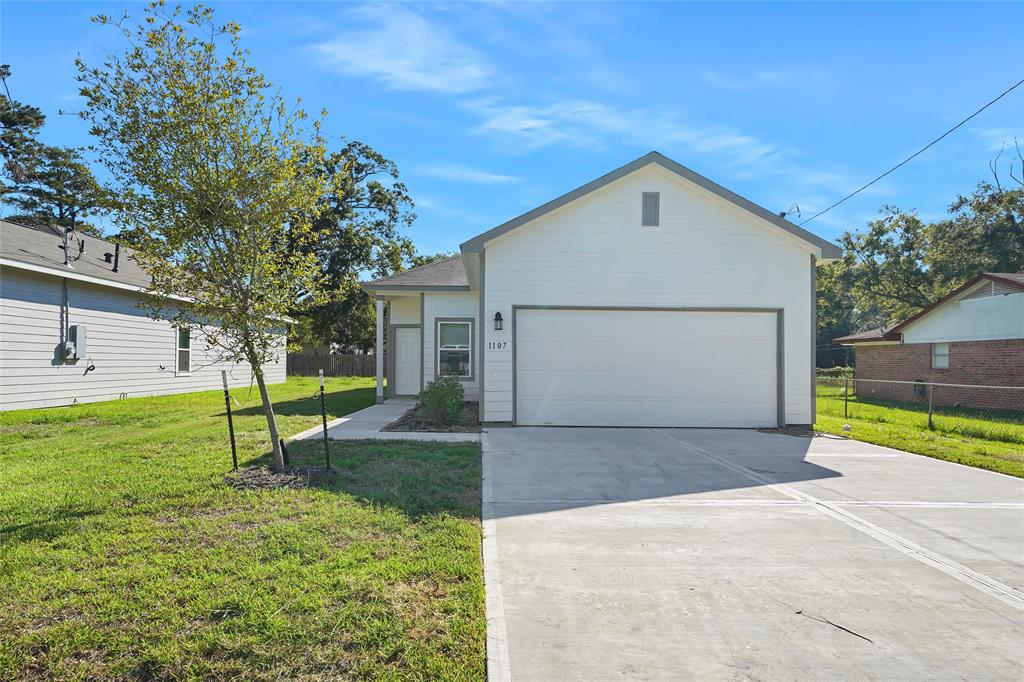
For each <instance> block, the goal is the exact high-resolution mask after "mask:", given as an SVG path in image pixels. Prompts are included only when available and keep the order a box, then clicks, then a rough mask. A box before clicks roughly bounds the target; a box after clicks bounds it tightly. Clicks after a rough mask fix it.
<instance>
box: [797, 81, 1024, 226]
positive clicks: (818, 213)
mask: <svg viewBox="0 0 1024 682" xmlns="http://www.w3.org/2000/svg"><path fill="white" fill-rule="evenodd" d="M1022 84H1024V79H1022V80H1019V81H1017V82H1016V83H1014V84H1013V85H1011V86H1010V87H1009V88H1007V89H1006V90H1004V91H1003V92H1002V93H1001V94H1000V95H999V96H998V97H996V98H995V99H993V100H991V101H989V102H988V103H987V104H986V105H985V106H983V107H982V108H980V109H978V110H977V111H975V112H974V113H973V114H971V115H970V116H968V117H967V118H965V119H964V120H962V121H960V122H959V123H957V124H956V125H955V126H953V127H952V128H950V129H949V130H947V131H946V132H944V133H942V134H941V135H939V136H938V137H936V138H935V139H934V140H932V141H931V142H929V143H928V144H926V145H925V146H923V147H921V148H920V149H918V150H917V151H916V152H914V153H913V154H911V155H910V156H908V157H907V158H905V159H903V160H902V161H900V162H899V163H897V164H896V165H895V166H893V167H892V168H890V169H889V170H887V171H885V172H884V173H882V174H881V175H879V176H878V177H877V178H875V179H874V180H872V181H871V182H869V183H867V184H866V185H864V186H863V187H861V188H859V189H857V190H855V191H853V192H850V193H849V194H847V195H846V196H845V197H843V198H842V199H840V200H839V201H837V202H836V203H834V204H832V205H831V206H829V207H828V208H826V209H824V210H822V211H818V212H817V213H815V214H814V215H812V216H811V217H810V218H808V219H807V220H805V221H803V222H802V223H800V225H801V226H803V225H806V224H807V223H809V222H811V221H812V220H814V219H815V218H817V217H818V216H820V215H822V214H824V213H827V212H829V211H831V210H832V209H833V208H835V207H836V206H838V205H839V204H841V203H843V202H844V201H846V200H847V199H849V198H851V197H853V196H855V195H857V194H860V193H861V192H863V191H864V190H866V189H867V188H868V187H870V186H871V185H873V184H875V183H876V182H878V181H879V180H881V179H882V178H884V177H885V176H886V175H889V174H890V173H892V172H893V171H894V170H896V169H897V168H899V167H900V166H904V165H906V164H907V163H909V162H910V160H911V159H913V158H914V157H916V156H920V155H921V154H923V153H924V152H925V151H926V150H928V149H929V148H930V147H932V146H933V145H935V144H937V143H938V142H939V141H940V140H942V138H944V137H946V136H947V135H949V134H950V133H952V132H953V131H954V130H956V129H957V128H959V127H960V126H962V125H963V124H965V123H967V122H968V121H970V120H971V119H972V118H974V117H975V116H977V115H978V114H980V113H981V112H983V111H985V110H986V109H988V108H989V107H990V106H992V105H993V104H995V103H996V102H998V101H999V100H1001V99H1002V98H1003V97H1005V96H1006V95H1009V94H1010V93H1011V92H1013V91H1014V90H1016V89H1017V88H1019V87H1020V86H1021V85H1022Z"/></svg>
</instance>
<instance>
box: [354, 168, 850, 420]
mask: <svg viewBox="0 0 1024 682" xmlns="http://www.w3.org/2000/svg"><path fill="white" fill-rule="evenodd" d="M839 255H840V250H839V248H838V247H837V246H835V245H834V244H831V243H829V242H827V241H825V240H823V239H821V238H819V237H817V236H815V235H813V234H811V233H810V232H807V231H806V230H803V229H801V228H799V227H797V226H796V225H794V224H792V223H790V222H788V221H786V220H784V219H783V218H781V217H779V216H778V215H776V214H774V213H772V212H770V211H768V210H766V209H764V208H761V207H759V206H757V205H755V204H753V203H751V202H750V201H748V200H746V199H744V198H742V197H740V196H738V195H736V194H734V193H732V192H730V191H729V190H727V189H725V188H723V187H720V186H719V185H716V184H715V183H713V182H711V181H710V180H708V179H707V178H704V177H702V176H700V175H698V174H697V173H694V172H693V171H691V170H689V169H688V168H685V167H684V166H682V165H680V164H678V163H676V162H674V161H672V160H671V159H668V158H666V157H665V156H662V155H661V154H659V153H657V152H651V153H650V154H647V155H645V156H643V157H641V158H639V159H637V160H636V161H633V162H631V163H629V164H626V165H625V166H623V167H621V168H619V169H618V170H615V171H612V172H611V173H609V174H607V175H604V176H602V177H600V178H598V179H597V180H594V181H593V182H590V183H588V184H586V185H584V186H583V187H580V188H578V189H575V190H573V191H571V192H569V193H568V194H565V195H563V196H561V197H559V198H557V199H554V200H552V201H550V202H548V203H546V204H544V205H543V206H540V207H538V208H536V209H534V210H532V211H529V212H528V213H525V214H523V215H521V216H519V217H518V218H515V219H513V220H510V221H509V222H507V223H504V224H502V225H499V226H498V227H495V228H494V229H492V230H489V231H487V232H484V233H483V234H481V235H479V236H477V237H474V238H473V239H470V240H469V241H467V242H465V243H464V244H462V245H461V253H460V254H459V255H458V256H456V257H454V258H451V259H449V260H446V261H442V262H439V263H434V264H430V265H425V266H421V267H418V268H414V269H412V270H409V271H406V272H403V273H400V274H398V275H396V276H394V277H389V278H386V279H380V280H376V281H373V282H368V283H366V284H365V289H366V290H367V291H368V292H370V293H372V294H373V295H375V296H376V299H377V320H378V329H377V351H378V353H377V356H378V371H377V397H378V400H383V398H384V378H385V375H386V376H387V385H388V387H389V393H390V394H391V395H413V394H416V393H418V392H419V391H420V390H421V389H422V388H423V387H424V385H425V384H426V383H428V382H430V381H431V380H433V379H434V378H435V377H437V376H439V375H442V374H447V375H454V376H457V377H458V378H459V380H460V381H462V382H464V384H465V388H466V394H467V397H468V398H470V399H478V400H479V401H480V414H481V420H482V421H484V422H485V423H506V424H520V425H541V424H551V425H578V426H708V427H717V426H723V427H725V426H729V427H759V426H775V425H781V424H810V423H812V422H813V421H814V352H813V351H814V315H815V313H814V310H815V284H814V276H815V264H816V263H817V262H822V261H824V260H831V259H835V258H837V257H839ZM385 325H386V326H387V339H388V341H389V345H390V348H389V350H390V352H389V353H386V355H385V354H384V353H383V351H384V336H385V334H384V326H385ZM385 360H386V362H385ZM385 364H386V367H385Z"/></svg>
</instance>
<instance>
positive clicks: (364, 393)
mask: <svg viewBox="0 0 1024 682" xmlns="http://www.w3.org/2000/svg"><path fill="white" fill-rule="evenodd" d="M374 400H375V389H374V388H373V387H372V386H371V387H369V388H350V389H348V390H345V391H331V392H329V393H328V394H327V418H328V419H333V418H334V417H340V416H342V415H346V414H349V413H351V412H355V411H357V410H361V409H363V408H364V407H369V406H370V405H373V404H374ZM274 413H275V414H278V415H281V416H283V417H293V416H307V417H308V416H313V415H319V414H320V393H319V392H316V393H312V394H310V395H309V396H307V397H305V398H295V399H293V400H282V401H275V402H274ZM232 414H236V415H239V416H243V417H251V416H263V404H262V403H260V404H258V405H254V406H252V407H245V408H242V409H239V410H232ZM220 416H224V413H223V412H221V414H220Z"/></svg>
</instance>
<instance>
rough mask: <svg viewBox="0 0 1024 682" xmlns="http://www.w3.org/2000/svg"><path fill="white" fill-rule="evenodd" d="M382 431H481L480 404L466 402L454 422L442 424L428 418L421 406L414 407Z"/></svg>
mask: <svg viewBox="0 0 1024 682" xmlns="http://www.w3.org/2000/svg"><path fill="white" fill-rule="evenodd" d="M381 431H425V432H427V433H480V404H479V403H475V402H465V403H463V404H462V411H461V412H459V418H458V420H456V422H455V423H454V424H442V423H440V422H435V421H431V420H430V419H426V418H424V417H423V415H422V414H421V413H420V406H419V405H416V407H414V408H412V409H411V410H409V411H408V412H406V413H405V414H403V415H402V416H401V417H399V418H398V419H396V420H395V421H393V422H391V423H390V424H388V425H387V426H385V427H384V428H383V429H381Z"/></svg>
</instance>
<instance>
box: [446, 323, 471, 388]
mask: <svg viewBox="0 0 1024 682" xmlns="http://www.w3.org/2000/svg"><path fill="white" fill-rule="evenodd" d="M472 340H473V322H472V321H471V320H457V321H456V320H447V321H446V320H440V321H438V323H437V375H438V376H442V377H460V378H464V379H465V378H469V377H471V376H473V343H472Z"/></svg>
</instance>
